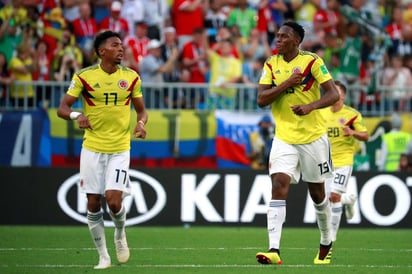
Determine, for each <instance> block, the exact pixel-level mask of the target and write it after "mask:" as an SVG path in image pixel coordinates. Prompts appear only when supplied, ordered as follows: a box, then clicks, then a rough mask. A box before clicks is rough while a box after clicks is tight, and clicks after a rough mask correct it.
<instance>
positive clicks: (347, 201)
mask: <svg viewBox="0 0 412 274" xmlns="http://www.w3.org/2000/svg"><path fill="white" fill-rule="evenodd" d="M340 201H341V203H342V205H347V204H350V199H349V197H348V195H347V194H346V193H343V194H342V195H341V196H340Z"/></svg>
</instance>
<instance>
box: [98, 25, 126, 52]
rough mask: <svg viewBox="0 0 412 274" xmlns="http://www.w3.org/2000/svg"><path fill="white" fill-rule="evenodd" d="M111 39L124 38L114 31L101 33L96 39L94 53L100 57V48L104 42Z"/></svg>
mask: <svg viewBox="0 0 412 274" xmlns="http://www.w3.org/2000/svg"><path fill="white" fill-rule="evenodd" d="M111 37H117V38H119V39H120V40H121V39H122V38H121V37H120V34H119V33H117V32H114V31H111V30H106V31H103V32H101V33H99V34H97V35H96V37H95V39H94V44H93V47H94V51H95V52H96V54H97V56H99V57H100V55H99V48H100V46H101V45H102V44H103V43H104V42H106V40H107V39H109V38H111Z"/></svg>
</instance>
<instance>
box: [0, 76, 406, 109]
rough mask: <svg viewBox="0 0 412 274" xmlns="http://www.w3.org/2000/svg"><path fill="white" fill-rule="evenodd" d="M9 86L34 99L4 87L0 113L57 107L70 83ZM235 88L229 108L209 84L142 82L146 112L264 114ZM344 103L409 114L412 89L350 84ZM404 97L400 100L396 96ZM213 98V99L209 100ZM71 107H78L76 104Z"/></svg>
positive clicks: (243, 88) (246, 90)
mask: <svg viewBox="0 0 412 274" xmlns="http://www.w3.org/2000/svg"><path fill="white" fill-rule="evenodd" d="M12 85H14V86H16V88H17V87H23V89H24V91H25V94H26V95H27V93H28V90H29V87H32V88H33V89H34V91H35V92H34V96H33V98H32V99H31V100H30V98H28V97H27V96H25V97H24V98H22V99H20V100H18V99H17V98H11V97H10V91H11V90H10V89H11V85H10V86H6V87H5V88H4V89H3V92H2V94H1V93H0V111H28V110H34V109H37V108H39V107H43V108H57V107H58V106H59V103H60V100H61V98H62V97H63V95H64V94H65V92H66V91H67V89H68V87H69V85H70V81H65V82H58V81H33V82H21V81H16V82H14V83H13V84H12ZM226 87H227V88H234V89H235V90H236V95H235V97H234V98H233V99H231V103H230V104H229V105H225V106H223V107H222V106H220V105H216V95H213V94H212V93H211V88H212V89H213V88H216V87H213V86H211V85H209V84H193V83H145V82H143V83H142V91H143V96H144V99H145V104H146V107H147V108H148V109H196V110H199V111H201V110H214V109H222V108H224V109H227V110H235V111H243V112H260V111H267V109H268V108H269V107H267V108H264V109H262V108H259V107H258V106H257V103H256V96H257V86H256V85H253V84H232V85H228V86H226ZM347 90H348V92H347V102H346V103H347V104H349V105H351V106H353V107H354V108H355V109H357V110H359V111H360V112H361V113H362V115H364V116H386V115H390V114H391V113H392V112H394V111H397V112H411V109H412V87H404V88H398V89H397V90H396V91H395V90H394V89H393V87H389V86H377V87H376V90H374V91H373V92H367V90H368V87H367V86H362V85H349V86H348V87H347ZM395 94H396V95H397V96H399V94H403V95H402V98H401V99H399V98H397V96H395ZM211 98H214V99H215V100H210V99H211ZM73 107H74V108H80V107H81V102H80V100H79V102H77V103H76V104H75V105H74V106H73Z"/></svg>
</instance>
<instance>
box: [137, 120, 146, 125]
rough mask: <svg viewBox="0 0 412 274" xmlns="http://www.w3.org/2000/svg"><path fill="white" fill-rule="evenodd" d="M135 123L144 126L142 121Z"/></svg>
mask: <svg viewBox="0 0 412 274" xmlns="http://www.w3.org/2000/svg"><path fill="white" fill-rule="evenodd" d="M137 123H138V124H141V125H142V126H144V125H145V123H144V122H143V120H139V121H138V122H137Z"/></svg>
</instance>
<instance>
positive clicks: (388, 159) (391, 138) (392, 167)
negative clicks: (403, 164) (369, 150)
mask: <svg viewBox="0 0 412 274" xmlns="http://www.w3.org/2000/svg"><path fill="white" fill-rule="evenodd" d="M391 127H392V129H391V130H390V131H389V132H387V133H385V134H384V135H383V136H382V145H381V151H380V158H378V159H377V166H378V169H379V170H380V171H396V170H398V168H399V161H400V157H401V154H402V153H404V152H405V150H406V148H407V145H408V143H409V142H410V140H411V134H410V133H408V132H404V131H402V130H401V128H402V118H401V117H400V116H399V115H398V114H397V113H393V114H392V117H391Z"/></svg>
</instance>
